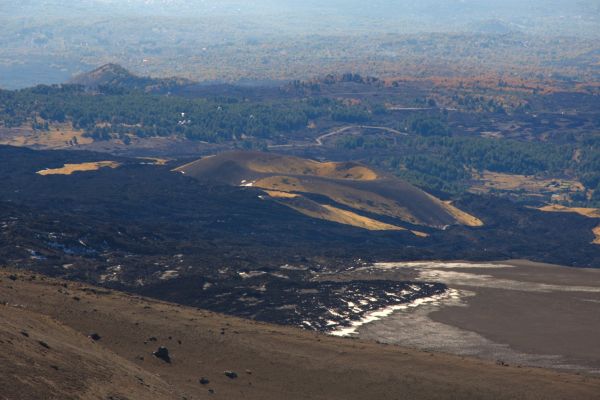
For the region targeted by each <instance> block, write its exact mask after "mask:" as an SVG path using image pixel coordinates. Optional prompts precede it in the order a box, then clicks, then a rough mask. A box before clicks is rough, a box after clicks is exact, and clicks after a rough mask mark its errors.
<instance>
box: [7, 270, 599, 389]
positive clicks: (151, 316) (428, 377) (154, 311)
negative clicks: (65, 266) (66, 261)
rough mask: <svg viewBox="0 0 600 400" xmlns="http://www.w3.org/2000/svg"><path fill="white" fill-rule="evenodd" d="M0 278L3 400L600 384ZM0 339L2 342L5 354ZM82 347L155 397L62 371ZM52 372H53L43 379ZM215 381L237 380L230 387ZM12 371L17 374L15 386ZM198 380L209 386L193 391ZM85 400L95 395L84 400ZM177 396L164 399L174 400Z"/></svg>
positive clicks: (71, 367)
mask: <svg viewBox="0 0 600 400" xmlns="http://www.w3.org/2000/svg"><path fill="white" fill-rule="evenodd" d="M8 274H9V272H5V271H2V272H0V281H1V282H0V304H5V303H8V305H0V309H1V310H2V311H1V312H2V314H1V315H2V316H3V321H5V320H9V319H10V323H8V324H7V323H3V324H2V332H3V336H2V339H1V340H2V341H3V342H2V343H0V347H1V350H2V351H0V357H2V359H1V362H0V368H1V369H2V373H0V388H7V387H9V385H12V386H11V387H15V389H11V390H13V392H11V393H20V394H19V395H18V396H17V397H8V398H11V400H12V399H15V398H16V399H20V398H22V399H38V398H40V399H41V398H61V399H62V398H69V397H64V396H62V397H52V396H48V397H39V395H40V394H41V393H44V392H45V391H46V390H55V389H56V388H57V387H60V388H63V389H64V390H67V391H69V393H71V394H72V396H71V397H72V398H83V399H88V398H99V399H100V398H102V399H107V398H109V397H105V396H104V393H105V392H106V390H108V389H107V387H105V386H107V385H110V386H112V387H115V389H114V390H119V389H120V390H123V391H126V393H127V395H126V396H125V397H113V398H127V399H131V400H133V399H148V398H165V397H160V396H161V395H162V394H161V393H162V392H160V390H162V388H163V387H164V386H163V385H161V380H162V381H164V382H167V384H169V385H172V386H173V387H175V388H177V392H181V393H183V396H185V397H187V398H188V399H204V398H215V399H216V398H221V399H228V400H232V399H261V400H269V399H277V400H280V399H360V400H364V399H378V400H385V399H399V398H407V399H409V398H410V399H449V398H454V399H575V398H576V399H594V398H598V393H600V379H598V378H593V377H589V376H584V375H580V376H577V375H570V374H565V373H558V372H553V371H545V370H539V369H530V368H516V367H503V366H498V365H495V364H493V363H487V362H483V361H478V360H472V359H466V358H461V357H457V356H450V355H442V354H429V353H424V352H419V351H415V350H409V349H405V348H401V347H395V346H384V345H378V344H375V343H371V342H363V341H359V340H348V339H339V338H333V337H327V336H323V335H320V334H315V333H311V332H305V331H300V330H296V329H293V328H287V327H279V326H272V325H267V324H261V323H257V322H252V321H246V320H240V319H237V318H233V317H227V316H222V315H218V314H214V313H210V312H206V311H202V310H196V309H192V308H187V307H182V306H177V305H173V304H168V303H163V302H159V301H153V300H148V299H144V298H140V297H135V296H129V295H125V294H121V293H118V292H106V291H103V290H95V291H92V290H90V288H89V287H88V286H85V285H81V284H76V283H68V284H67V286H68V287H66V288H65V287H63V286H62V283H61V282H59V281H55V280H51V279H48V278H45V280H43V281H42V280H41V278H40V277H37V278H36V279H35V280H28V279H30V278H29V274H25V273H16V275H17V279H16V280H15V281H13V280H10V279H8ZM42 315H46V316H48V317H44V316H42ZM49 318H51V319H49ZM55 321H57V322H55ZM49 326H50V328H51V329H50V328H48V327H49ZM22 329H28V330H29V331H31V332H32V334H30V338H27V340H31V341H33V342H34V343H29V342H25V341H24V339H19V342H18V343H19V344H18V346H15V345H14V343H15V340H16V339H14V338H15V337H16V336H18V335H20V333H19V332H20V330H22ZM42 332H43V336H42ZM90 332H97V333H99V334H100V335H101V336H102V339H101V340H100V341H99V342H97V343H96V344H95V345H92V344H90V343H89V342H88V341H87V339H86V338H84V337H83V335H85V334H88V333H90ZM5 335H11V336H10V337H11V338H13V339H12V340H13V344H10V343H8V342H7V340H6V337H5ZM38 337H40V338H43V339H44V340H46V341H47V343H48V344H49V345H50V347H51V348H50V349H47V351H45V352H44V353H43V355H42V356H40V359H41V360H43V361H44V362H41V363H38V364H37V365H36V366H35V367H33V365H34V361H35V360H26V361H25V363H26V364H22V362H23V360H24V359H25V358H26V357H27V356H28V355H29V353H24V351H23V350H22V348H23V347H25V346H34V345H35V340H38ZM151 338H156V340H155V341H154V340H153V339H151ZM160 345H164V346H167V347H168V348H169V350H170V352H171V354H172V357H173V361H172V363H171V364H165V363H164V362H162V361H160V360H157V359H156V358H154V357H153V356H152V355H151V352H152V351H153V350H155V349H156V348H157V347H158V346H160ZM92 346H95V347H94V353H93V354H92V355H96V354H98V356H97V357H98V358H102V357H107V358H108V359H109V360H112V362H113V363H114V364H113V365H112V367H113V368H114V369H118V370H121V371H123V370H124V371H134V368H135V367H131V364H136V365H137V366H138V367H139V368H140V369H143V370H144V371H145V372H136V373H135V375H138V374H139V376H140V377H142V378H143V379H144V381H145V382H151V386H152V385H155V386H154V388H155V389H154V390H156V393H157V394H156V395H154V394H153V395H152V396H148V395H147V394H142V393H140V392H139V391H133V390H132V391H129V390H130V389H131V387H130V386H129V385H130V384H129V380H127V379H125V378H126V376H125V377H124V378H123V380H121V379H119V380H117V379H114V380H113V381H112V383H107V381H106V380H104V379H103V378H102V376H100V375H99V374H98V372H97V371H96V370H95V369H94V370H90V369H86V368H80V364H76V363H75V364H71V361H70V360H71V358H69V357H68V355H69V353H66V352H65V350H64V349H67V348H68V349H70V351H72V352H74V353H75V354H78V353H80V352H85V351H86V349H89V348H91V347H92ZM22 354H25V355H22ZM115 354H116V355H115ZM142 358H143V359H142ZM48 360H52V361H48ZM122 360H125V361H122ZM57 363H60V365H59V369H58V370H54V369H52V368H51V367H50V364H57ZM34 368H35V369H34ZM225 370H233V371H235V372H237V373H238V375H239V377H238V378H237V379H229V378H227V377H226V376H225V375H224V374H223V372H224V371H225ZM10 371H17V372H18V374H19V375H20V374H24V375H23V378H22V379H18V378H16V377H15V376H14V374H10V373H9V372H10ZM152 375H154V376H157V375H160V379H159V378H152V377H151V376H152ZM105 376H108V375H105ZM200 377H206V378H208V379H209V380H210V384H208V385H201V384H200V383H199V382H198V379H199V378H200ZM113 378H116V376H113ZM91 382H96V384H95V385H93V386H92V385H91ZM88 385H89V387H90V389H89V390H87V391H86V389H84V387H85V388H87V387H88ZM141 386H142V385H141V384H140V387H141ZM209 388H210V389H213V390H214V391H215V393H214V394H213V395H211V394H209V392H208V389H209ZM100 389H102V390H104V391H103V392H99V390H100ZM4 390H6V389H4ZM17 390H18V392H17ZM140 390H143V389H140ZM94 391H98V392H97V393H100V395H99V396H93V395H90V393H92V394H93V393H96V392H94ZM177 392H175V391H173V394H172V396H171V398H173V399H182V398H183V397H182V395H181V394H179V393H177ZM4 393H7V392H4ZM49 393H55V392H49ZM19 396H20V397H19ZM103 396H104V397H103ZM5 397H6V395H5ZM0 398H2V396H1V395H0Z"/></svg>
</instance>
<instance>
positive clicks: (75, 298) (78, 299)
mask: <svg viewBox="0 0 600 400" xmlns="http://www.w3.org/2000/svg"><path fill="white" fill-rule="evenodd" d="M73 300H75V301H80V300H81V298H79V297H77V296H73Z"/></svg>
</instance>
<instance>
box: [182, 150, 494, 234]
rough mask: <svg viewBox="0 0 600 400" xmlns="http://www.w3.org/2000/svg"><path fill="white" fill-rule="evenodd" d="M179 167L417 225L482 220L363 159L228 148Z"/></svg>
mask: <svg viewBox="0 0 600 400" xmlns="http://www.w3.org/2000/svg"><path fill="white" fill-rule="evenodd" d="M177 171H180V172H184V173H185V174H186V175H189V176H192V177H196V178H198V179H203V180H213V181H217V182H220V183H226V184H230V185H242V184H248V183H253V186H255V187H259V188H262V189H265V190H271V191H280V192H281V191H283V192H297V193H311V194H318V195H321V196H325V197H328V198H329V199H330V200H333V201H334V202H336V203H339V204H342V205H344V206H346V207H351V208H352V209H353V210H354V211H357V212H366V213H371V214H377V215H381V216H386V217H392V218H396V219H399V220H401V221H404V222H408V223H411V224H415V225H423V226H429V227H436V228H441V227H444V226H446V225H452V224H464V225H469V226H480V225H481V224H482V223H481V221H479V220H478V219H477V218H475V217H471V216H468V217H467V218H465V216H467V215H466V213H463V212H461V211H460V210H458V209H456V208H455V207H453V206H452V205H448V204H445V203H443V202H442V201H440V200H439V199H436V198H435V197H433V196H430V195H429V194H427V193H425V192H424V191H422V190H420V189H418V188H416V187H415V186H413V185H410V184H408V183H407V182H404V181H402V180H400V179H398V178H396V177H393V176H388V175H385V174H383V173H380V172H377V171H374V170H373V169H371V168H369V167H366V166H363V165H361V164H358V163H352V162H346V163H331V162H328V163H320V162H316V161H312V160H306V159H301V158H298V157H290V156H283V155H277V154H271V153H259V152H239V151H238V152H228V153H221V154H218V155H216V156H214V157H208V158H204V159H201V160H198V161H195V162H193V163H190V164H186V165H184V166H182V167H180V168H177Z"/></svg>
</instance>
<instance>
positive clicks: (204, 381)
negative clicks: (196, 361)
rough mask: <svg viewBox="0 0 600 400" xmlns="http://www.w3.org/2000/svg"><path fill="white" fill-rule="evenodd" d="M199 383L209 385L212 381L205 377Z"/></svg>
mask: <svg viewBox="0 0 600 400" xmlns="http://www.w3.org/2000/svg"><path fill="white" fill-rule="evenodd" d="M198 382H200V384H201V385H208V384H209V383H210V381H209V380H208V379H206V378H204V377H203V378H200V380H199V381H198Z"/></svg>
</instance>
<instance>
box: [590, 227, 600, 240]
mask: <svg viewBox="0 0 600 400" xmlns="http://www.w3.org/2000/svg"><path fill="white" fill-rule="evenodd" d="M594 235H596V239H595V240H594V241H593V242H592V243H594V244H600V225H598V226H597V227H596V228H594Z"/></svg>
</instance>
